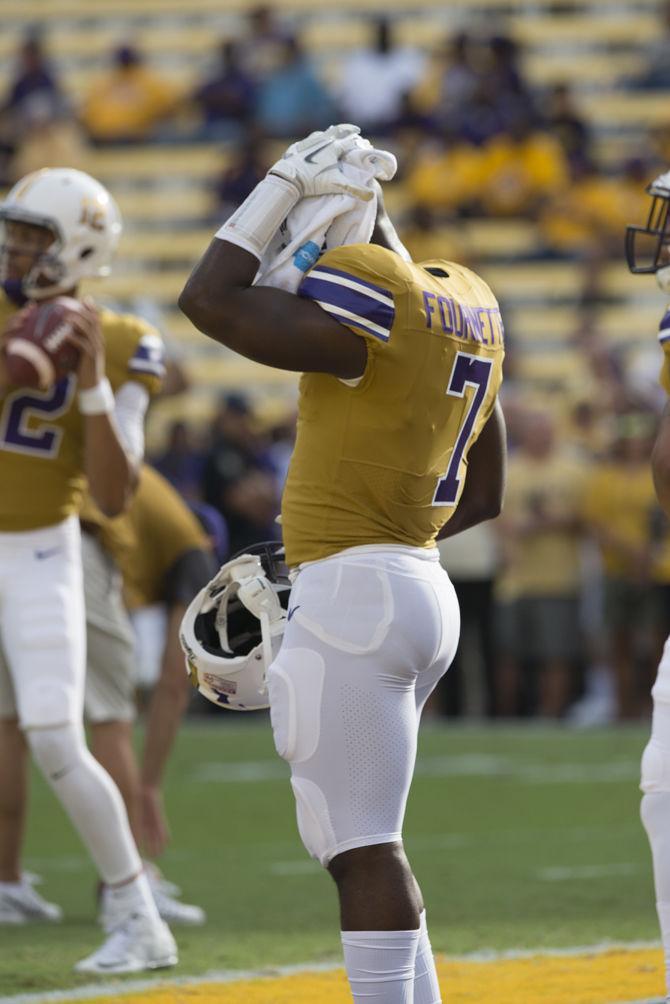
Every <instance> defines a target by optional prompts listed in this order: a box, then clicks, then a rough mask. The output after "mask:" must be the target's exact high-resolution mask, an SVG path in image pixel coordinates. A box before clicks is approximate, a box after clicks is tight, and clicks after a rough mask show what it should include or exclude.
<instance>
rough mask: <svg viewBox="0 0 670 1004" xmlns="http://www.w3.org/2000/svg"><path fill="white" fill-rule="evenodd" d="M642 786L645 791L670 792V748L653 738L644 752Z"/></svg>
mask: <svg viewBox="0 0 670 1004" xmlns="http://www.w3.org/2000/svg"><path fill="white" fill-rule="evenodd" d="M640 788H641V789H642V791H644V792H651V791H668V792H670V749H666V748H665V747H663V746H661V745H660V744H659V743H657V742H656V741H655V740H654V739H653V738H652V739H650V740H649V742H648V743H647V746H646V748H645V751H644V753H643V754H642V771H641V778H640Z"/></svg>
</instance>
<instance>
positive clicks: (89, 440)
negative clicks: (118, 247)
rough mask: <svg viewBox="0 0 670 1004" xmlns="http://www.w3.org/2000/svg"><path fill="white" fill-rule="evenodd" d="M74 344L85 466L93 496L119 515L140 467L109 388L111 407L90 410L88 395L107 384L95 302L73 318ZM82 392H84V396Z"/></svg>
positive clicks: (106, 510) (108, 513)
mask: <svg viewBox="0 0 670 1004" xmlns="http://www.w3.org/2000/svg"><path fill="white" fill-rule="evenodd" d="M73 327H74V332H73V334H72V336H71V340H72V342H73V344H75V345H76V346H77V348H78V349H79V351H80V353H81V356H80V363H79V367H78V371H77V379H78V388H79V393H80V408H81V410H82V412H83V413H84V416H85V418H84V466H85V471H86V476H87V478H88V482H89V488H90V491H91V494H92V496H93V498H94V499H95V501H96V503H97V504H98V506H99V507H100V509H101V510H102V511H103V512H104V514H105V515H106V516H117V515H118V514H119V513H120V512H122V511H123V510H124V509H125V507H126V505H127V504H128V502H129V500H130V496H131V494H132V491H133V489H134V487H135V483H136V479H137V470H136V466H135V464H134V463H133V462H132V461H131V459H130V458H129V456H128V454H127V453H126V451H125V449H124V447H123V445H122V443H121V440H120V438H119V433H118V430H117V428H116V424H115V420H114V416H113V414H112V413H111V412H112V407H113V398H112V395H111V389H109V388H108V389H109V397H110V398H112V399H111V401H110V402H109V410H108V411H103V410H99V408H95V410H93V411H92V412H91V413H87V409H86V405H85V404H84V403H83V402H85V401H86V400H87V397H86V395H87V394H88V395H89V398H88V400H90V399H91V397H90V395H95V394H96V393H97V391H98V389H99V388H101V387H103V386H105V387H108V385H107V384H106V378H105V344H104V340H103V337H102V330H101V328H100V321H99V317H98V312H97V310H96V309H95V307H94V306H93V305H92V303H90V302H88V301H85V302H84V303H83V304H82V311H81V314H79V315H76V316H75V317H74V318H73ZM82 395H83V396H82Z"/></svg>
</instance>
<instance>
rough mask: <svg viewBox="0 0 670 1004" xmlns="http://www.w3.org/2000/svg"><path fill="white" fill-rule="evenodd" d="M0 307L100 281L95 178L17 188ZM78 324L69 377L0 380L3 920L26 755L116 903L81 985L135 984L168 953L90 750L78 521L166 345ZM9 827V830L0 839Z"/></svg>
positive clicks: (123, 440) (122, 459)
mask: <svg viewBox="0 0 670 1004" xmlns="http://www.w3.org/2000/svg"><path fill="white" fill-rule="evenodd" d="M0 223H1V224H2V237H1V239H0V280H1V281H2V287H3V299H2V301H1V303H0V312H2V314H3V315H4V316H3V318H2V319H3V320H4V321H5V323H7V321H9V323H10V325H11V316H10V315H11V313H12V306H11V304H12V303H13V304H14V305H15V307H20V306H21V305H22V304H23V303H26V302H28V301H41V302H44V301H46V300H48V299H49V298H51V297H54V296H57V295H60V294H64V293H65V294H68V295H71V296H76V295H77V290H78V286H79V283H80V281H81V280H82V279H84V278H85V277H87V276H91V275H104V274H106V273H107V272H108V271H109V263H110V261H111V258H112V255H113V252H114V250H115V247H116V244H117V241H118V238H119V235H120V231H121V221H120V217H119V212H118V209H117V207H116V204H115V202H114V200H113V199H112V198H111V196H110V194H109V192H107V191H106V189H105V188H103V186H102V185H100V184H99V182H97V181H96V180H95V179H94V178H91V177H90V176H89V175H87V174H84V173H82V172H81V171H74V170H70V169H60V168H54V169H46V170H43V171H38V172H35V173H34V174H31V175H28V176H27V177H25V178H23V179H22V180H21V181H19V182H18V183H17V184H16V185H15V186H14V188H13V189H12V190H11V191H10V192H9V194H8V195H7V197H6V199H5V201H4V202H3V203H2V204H0ZM83 303H84V308H85V310H84V314H83V318H82V320H76V318H77V315H73V318H74V319H73V324H74V326H75V332H74V334H73V336H72V339H73V341H74V342H75V344H76V345H77V346H78V348H79V349H80V352H81V357H80V363H79V366H78V369H77V372H76V373H72V374H70V375H68V376H66V377H64V378H63V379H61V380H58V381H57V382H55V383H54V384H53V385H52V386H49V387H46V388H45V389H43V390H39V391H36V390H30V389H27V388H22V387H15V386H11V385H10V383H9V381H8V378H7V375H6V374H5V372H4V367H3V368H2V371H1V372H0V472H2V475H3V484H4V489H3V492H2V496H1V498H0V638H1V641H2V651H3V654H4V658H3V660H2V664H1V665H0V729H1V730H2V744H3V749H4V750H5V752H6V751H7V750H9V749H13V755H11V756H3V758H2V765H1V766H0V771H2V772H6V774H7V776H6V777H3V776H1V775H0V867H1V868H2V871H0V921H4V922H5V923H21V922H24V921H26V920H27V919H30V917H31V916H33V915H34V914H40V913H41V914H42V916H45V917H46V918H47V919H58V912H57V911H55V910H53V909H52V910H50V911H49V910H46V911H45V910H44V909H43V907H44V902H43V901H41V900H40V897H38V896H37V894H36V893H35V891H34V890H32V889H31V887H30V885H29V884H28V883H26V881H25V879H23V878H22V876H21V874H20V872H19V867H18V861H19V847H17V846H15V845H12V836H11V835H12V832H13V831H12V817H13V815H14V813H15V811H16V806H15V805H14V804H13V803H12V792H13V791H14V787H13V785H12V783H11V774H12V773H13V772H16V771H19V772H20V770H21V763H22V761H23V759H24V755H25V748H26V745H27V747H28V748H29V749H30V752H31V753H32V755H33V757H34V759H35V761H36V762H37V764H38V766H39V767H40V769H41V770H42V771H43V773H44V775H45V777H46V779H47V781H48V782H49V784H50V786H51V788H52V790H53V791H54V794H55V795H56V797H57V798H58V799H59V801H60V802H61V804H62V805H63V808H64V809H65V810H66V812H67V814H68V816H69V817H70V819H71V820H72V822H73V824H74V826H75V829H76V830H77V832H78V834H79V836H80V838H81V840H82V841H83V843H84V845H85V847H86V848H87V850H88V852H89V854H90V856H91V858H92V860H93V862H94V863H95V865H96V868H97V870H98V872H99V874H100V877H101V879H102V880H103V882H104V883H105V884H106V885H108V886H109V887H110V888H111V890H112V895H113V897H114V898H115V899H116V901H117V905H118V912H119V915H120V916H121V922H120V924H119V927H118V929H117V931H116V932H115V935H114V936H112V937H110V938H108V939H107V940H106V941H105V942H104V944H103V945H102V947H101V948H100V949H98V951H97V952H94V953H93V954H92V955H91V956H89V957H88V958H86V959H84V960H82V961H81V962H80V963H78V965H77V969H78V970H79V971H81V972H94V973H95V972H134V971H138V970H142V969H147V968H156V967H158V966H163V965H174V964H175V962H176V949H175V944H174V939H173V938H172V935H171V934H170V931H169V929H168V928H167V926H166V925H165V924H164V923H163V921H162V920H161V919H160V917H159V916H158V912H157V909H156V904H155V902H154V900H153V897H152V895H151V890H150V888H149V885H148V882H147V879H146V876H145V875H144V874H143V870H142V863H141V860H140V857H139V854H138V851H137V847H136V845H135V842H134V840H133V838H132V834H131V831H130V827H129V825H128V818H127V814H126V812H125V809H124V807H123V803H122V801H121V797H120V795H119V792H118V789H117V788H116V786H115V785H114V783H113V782H112V780H111V778H110V777H109V775H108V774H107V773H106V772H105V771H104V770H103V769H102V768H101V767H100V765H99V764H98V763H97V762H96V761H95V760H94V759H93V757H92V756H91V754H90V752H89V751H88V749H87V748H86V744H85V740H84V734H83V728H82V716H83V696H84V677H85V665H86V652H85V620H84V592H83V584H82V560H81V540H80V531H79V519H78V514H79V509H80V505H81V500H82V492H83V489H84V487H85V484H86V482H87V483H88V487H89V489H90V493H91V496H92V498H93V500H94V501H95V503H96V504H97V505H98V506H99V507H100V509H101V510H102V511H104V512H106V513H107V514H108V515H111V514H114V513H118V512H121V511H122V510H123V508H124V507H125V506H126V504H127V502H128V500H129V499H130V496H131V494H132V491H133V488H134V483H135V481H136V477H137V464H138V462H139V460H140V458H141V456H142V452H143V446H144V428H143V426H144V413H145V411H146V407H147V403H148V399H149V394H150V392H151V391H152V389H153V388H154V387H155V386H156V385H157V383H158V381H159V380H160V376H161V369H162V366H161V343H160V339H159V338H158V336H157V335H156V333H155V332H154V331H153V330H152V329H151V328H149V327H148V326H147V325H145V324H144V323H143V322H142V321H139V320H137V319H135V318H125V317H120V316H118V315H114V314H112V313H111V312H108V311H98V310H97V309H96V308H95V306H94V305H93V303H92V301H90V300H84V301H83ZM3 824H4V825H3Z"/></svg>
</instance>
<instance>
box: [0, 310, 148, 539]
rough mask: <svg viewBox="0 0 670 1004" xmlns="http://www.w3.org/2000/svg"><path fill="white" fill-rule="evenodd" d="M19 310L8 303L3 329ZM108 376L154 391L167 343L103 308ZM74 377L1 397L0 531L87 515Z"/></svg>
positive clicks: (115, 383)
mask: <svg viewBox="0 0 670 1004" xmlns="http://www.w3.org/2000/svg"><path fill="white" fill-rule="evenodd" d="M15 310H16V308H15V307H14V306H13V305H12V304H11V303H10V302H9V301H8V300H7V299H6V298H4V297H3V298H2V299H0V329H1V328H4V327H5V326H6V324H7V322H8V321H9V318H10V317H11V315H12V314H13V313H14V312H15ZM100 322H101V326H102V333H103V337H104V340H105V371H106V374H107V377H108V379H109V381H110V383H111V385H112V389H113V390H114V391H116V390H118V388H119V387H121V385H122V384H124V383H128V382H129V381H133V382H136V383H140V384H142V385H143V386H144V387H146V389H147V390H148V391H149V393H150V394H152V395H153V394H155V393H157V391H158V389H159V388H160V384H161V381H162V378H163V373H164V366H163V342H162V339H161V337H160V335H159V334H158V332H157V331H156V330H155V329H154V328H153V327H152V326H151V325H150V324H148V323H147V322H146V321H144V320H142V319H140V318H138V317H134V316H132V315H125V314H116V313H114V312H112V311H111V310H104V309H102V310H101V311H100ZM76 385H77V379H76V376H75V375H74V374H70V375H69V376H67V377H64V378H63V379H62V380H59V381H58V382H57V383H55V384H54V385H53V386H52V387H50V388H48V389H47V390H45V391H39V390H32V389H29V388H10V389H8V390H7V391H6V392H4V393H0V473H1V476H2V481H3V490H2V494H1V495H0V532H14V531H20V530H32V529H36V528H38V527H42V526H51V525H53V524H54V523H58V522H60V521H61V520H63V519H65V518H66V517H67V516H69V515H71V514H72V513H76V512H78V511H79V508H80V506H81V501H82V494H83V491H84V487H85V483H86V481H85V477H84V473H83V465H84V452H83V450H84V423H83V418H82V416H81V413H80V412H79V409H78V407H77V401H76Z"/></svg>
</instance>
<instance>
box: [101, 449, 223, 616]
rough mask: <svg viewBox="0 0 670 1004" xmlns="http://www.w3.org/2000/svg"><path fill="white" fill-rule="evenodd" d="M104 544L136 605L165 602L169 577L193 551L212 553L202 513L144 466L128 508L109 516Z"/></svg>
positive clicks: (103, 530) (129, 599)
mask: <svg viewBox="0 0 670 1004" xmlns="http://www.w3.org/2000/svg"><path fill="white" fill-rule="evenodd" d="M100 542H101V544H102V546H103V547H104V548H105V549H106V550H107V551H108V552H109V554H110V555H111V556H112V558H113V559H114V561H115V562H116V564H117V565H118V567H119V568H120V569H121V573H122V575H123V585H124V592H125V599H126V603H127V605H128V606H129V607H130V609H131V610H132V609H136V608H137V607H144V606H149V605H150V604H152V603H161V602H162V601H163V599H164V591H165V575H166V572H168V571H169V569H170V568H171V567H172V565H173V564H174V563H175V561H176V560H177V558H179V557H181V555H183V554H186V553H187V552H188V551H193V550H196V549H197V550H204V551H209V549H210V544H209V541H208V539H207V536H206V534H205V532H204V530H203V529H202V527H201V525H200V522H199V521H198V519H197V517H196V516H194V515H193V513H192V512H191V510H190V509H189V507H188V506H187V504H186V503H185V502H184V500H183V499H182V497H181V495H179V493H178V492H177V491H176V489H174V488H173V487H172V485H171V484H170V483H169V481H166V480H165V478H164V477H163V476H162V475H161V474H159V473H158V471H155V470H154V469H153V467H149V466H148V465H147V464H143V465H142V469H141V471H140V478H139V483H138V486H137V491H136V493H135V495H134V496H133V499H132V502H131V503H130V507H129V508H128V511H127V512H125V513H123V514H122V515H121V516H116V517H114V519H104V517H103V522H102V525H101V527H100Z"/></svg>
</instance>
